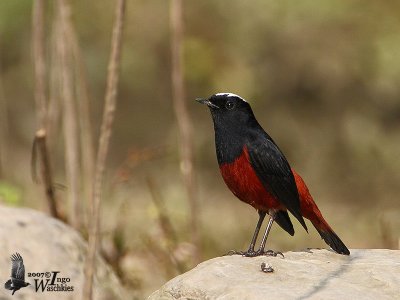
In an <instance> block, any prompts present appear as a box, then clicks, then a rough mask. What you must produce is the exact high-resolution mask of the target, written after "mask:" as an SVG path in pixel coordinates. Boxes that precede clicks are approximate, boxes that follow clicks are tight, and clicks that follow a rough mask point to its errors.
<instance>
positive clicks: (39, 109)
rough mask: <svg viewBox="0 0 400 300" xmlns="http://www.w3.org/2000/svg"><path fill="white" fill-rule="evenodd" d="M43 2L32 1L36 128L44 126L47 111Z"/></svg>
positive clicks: (38, 0)
mask: <svg viewBox="0 0 400 300" xmlns="http://www.w3.org/2000/svg"><path fill="white" fill-rule="evenodd" d="M44 4H45V2H44V0H35V1H33V11H32V51H33V66H34V73H35V102H36V113H37V120H38V128H45V125H46V111H47V109H46V60H45V57H46V56H45V34H44V11H45V7H44Z"/></svg>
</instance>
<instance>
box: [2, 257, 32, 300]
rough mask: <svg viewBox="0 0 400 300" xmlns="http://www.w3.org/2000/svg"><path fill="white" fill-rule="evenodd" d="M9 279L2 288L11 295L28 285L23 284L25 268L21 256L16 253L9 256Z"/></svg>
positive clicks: (26, 283)
mask: <svg viewBox="0 0 400 300" xmlns="http://www.w3.org/2000/svg"><path fill="white" fill-rule="evenodd" d="M11 263H12V266H11V279H9V280H7V282H6V283H5V284H4V287H5V288H6V289H7V290H11V291H13V292H12V295H14V293H15V292H16V291H18V290H19V289H21V288H24V287H27V286H28V285H30V283H28V282H25V266H24V260H23V259H22V256H21V255H20V254H19V253H18V252H17V253H15V254H13V255H11Z"/></svg>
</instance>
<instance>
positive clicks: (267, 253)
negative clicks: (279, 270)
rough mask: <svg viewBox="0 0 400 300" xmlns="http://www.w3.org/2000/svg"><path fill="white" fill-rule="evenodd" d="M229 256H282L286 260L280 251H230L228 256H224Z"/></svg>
mask: <svg viewBox="0 0 400 300" xmlns="http://www.w3.org/2000/svg"><path fill="white" fill-rule="evenodd" d="M227 255H241V256H245V257H256V256H273V257H276V256H278V255H280V256H282V258H285V256H284V255H283V253H282V252H280V251H274V250H267V251H264V250H260V249H259V250H257V251H254V250H250V249H249V250H247V251H237V250H230V251H229V252H228V253H227V254H225V255H224V256H227Z"/></svg>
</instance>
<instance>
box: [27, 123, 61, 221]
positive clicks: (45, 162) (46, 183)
mask: <svg viewBox="0 0 400 300" xmlns="http://www.w3.org/2000/svg"><path fill="white" fill-rule="evenodd" d="M37 152H39V153H38V155H39V156H40V169H41V175H42V176H41V178H42V181H43V187H44V189H45V194H46V198H47V203H48V207H49V210H50V215H51V216H52V217H54V218H58V219H60V214H59V211H58V208H57V199H56V194H55V189H54V183H53V176H52V170H51V167H50V159H49V153H48V151H47V146H46V131H45V129H43V128H42V129H39V130H38V131H37V132H36V135H35V141H34V144H33V150H32V161H33V163H32V168H33V170H34V169H35V165H36V163H35V160H36V157H37ZM35 173H36V172H35ZM34 177H36V176H34Z"/></svg>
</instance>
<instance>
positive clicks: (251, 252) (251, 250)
mask: <svg viewBox="0 0 400 300" xmlns="http://www.w3.org/2000/svg"><path fill="white" fill-rule="evenodd" d="M266 214H267V213H266V212H265V211H261V210H259V211H258V215H259V219H258V222H257V225H256V229H255V230H254V234H253V238H252V239H251V242H250V246H249V250H247V251H236V250H231V251H229V252H228V255H234V254H239V255H243V256H257V255H256V252H255V251H254V246H255V245H256V241H257V237H258V234H259V232H260V228H261V225H262V223H263V221H264V218H265V215H266Z"/></svg>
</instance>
